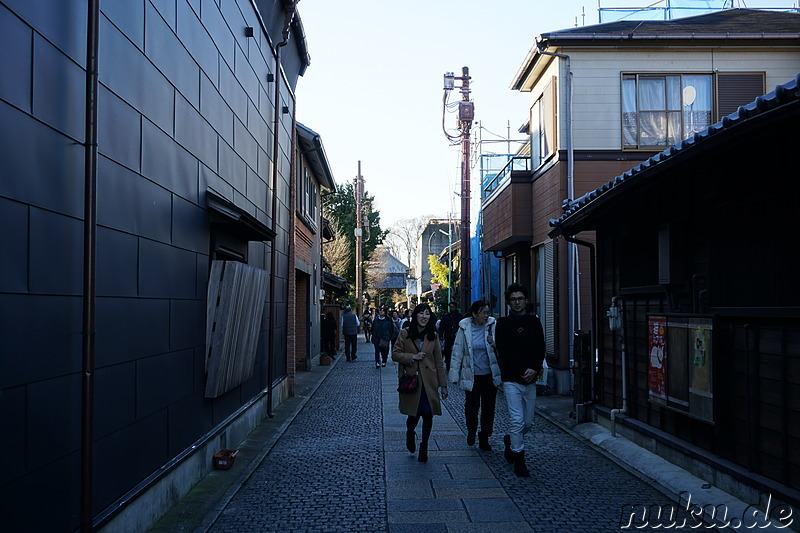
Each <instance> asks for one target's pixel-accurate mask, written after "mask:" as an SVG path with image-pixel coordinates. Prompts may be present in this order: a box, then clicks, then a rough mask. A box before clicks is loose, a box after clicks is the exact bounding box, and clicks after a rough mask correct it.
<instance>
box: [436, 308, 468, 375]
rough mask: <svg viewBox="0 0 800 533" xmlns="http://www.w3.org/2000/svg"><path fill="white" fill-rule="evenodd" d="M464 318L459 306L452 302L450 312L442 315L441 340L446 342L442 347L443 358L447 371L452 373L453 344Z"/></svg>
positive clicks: (440, 325) (440, 323)
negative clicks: (459, 324)
mask: <svg viewBox="0 0 800 533" xmlns="http://www.w3.org/2000/svg"><path fill="white" fill-rule="evenodd" d="M462 318H464V316H463V315H462V314H461V313H459V312H458V304H456V303H455V302H450V310H449V312H447V313H445V314H444V315H442V318H441V320H439V332H438V333H439V338H440V339H443V340H444V346H443V347H442V356H443V357H444V364H445V366H446V367H447V371H448V372H449V371H450V357H451V355H452V353H453V344H455V342H456V333H458V323H459V322H461V319H462Z"/></svg>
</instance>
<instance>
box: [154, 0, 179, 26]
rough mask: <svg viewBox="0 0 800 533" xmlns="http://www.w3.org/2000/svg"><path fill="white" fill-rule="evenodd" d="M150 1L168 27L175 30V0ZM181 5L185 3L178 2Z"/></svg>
mask: <svg viewBox="0 0 800 533" xmlns="http://www.w3.org/2000/svg"><path fill="white" fill-rule="evenodd" d="M150 3H151V4H152V5H153V6H154V7H155V8H156V9H157V10H158V13H159V14H160V15H161V16H162V17H163V18H164V20H166V21H167V24H169V26H170V28H172V29H173V31H174V30H175V23H176V21H177V18H176V17H177V11H176V6H175V0H150ZM178 3H179V4H181V6H184V5H187V4H185V3H184V2H178Z"/></svg>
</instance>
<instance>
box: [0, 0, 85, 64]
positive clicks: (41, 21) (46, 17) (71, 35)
mask: <svg viewBox="0 0 800 533" xmlns="http://www.w3.org/2000/svg"><path fill="white" fill-rule="evenodd" d="M3 3H4V4H5V5H6V6H7V7H8V8H9V9H11V10H12V11H14V12H15V13H16V14H17V15H18V16H19V17H20V18H21V19H22V20H24V21H25V22H26V23H27V24H29V25H31V26H32V27H33V28H35V29H36V31H37V32H38V33H40V34H41V35H43V36H44V37H45V39H47V40H48V41H50V42H51V43H53V44H55V46H56V47H57V48H58V49H59V50H62V51H63V52H64V53H65V54H67V55H68V56H69V57H70V58H71V59H72V60H73V61H74V62H76V63H77V64H78V65H80V66H82V67H84V68H85V67H86V17H87V9H86V4H84V3H82V2H64V1H63V0H39V1H38V2H31V0H3Z"/></svg>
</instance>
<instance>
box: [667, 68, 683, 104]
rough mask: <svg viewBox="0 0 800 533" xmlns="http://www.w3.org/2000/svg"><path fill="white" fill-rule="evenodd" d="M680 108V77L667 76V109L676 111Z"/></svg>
mask: <svg viewBox="0 0 800 533" xmlns="http://www.w3.org/2000/svg"><path fill="white" fill-rule="evenodd" d="M680 108H681V77H680V76H667V109H669V110H670V111H677V110H678V109H680Z"/></svg>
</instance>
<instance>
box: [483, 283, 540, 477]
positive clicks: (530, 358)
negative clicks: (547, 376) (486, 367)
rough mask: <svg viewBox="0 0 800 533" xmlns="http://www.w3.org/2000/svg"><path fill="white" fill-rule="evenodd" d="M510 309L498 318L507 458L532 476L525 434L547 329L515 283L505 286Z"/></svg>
mask: <svg viewBox="0 0 800 533" xmlns="http://www.w3.org/2000/svg"><path fill="white" fill-rule="evenodd" d="M506 301H507V302H508V304H509V306H510V308H511V312H510V313H509V315H508V316H505V317H503V318H501V319H499V320H498V321H497V327H496V330H495V345H496V347H497V363H498V365H499V366H500V375H501V379H502V381H503V392H504V393H505V397H506V404H507V405H508V414H509V418H510V423H509V433H510V434H509V435H506V436H505V437H503V443H504V444H505V453H504V455H505V458H506V461H508V462H509V463H514V473H515V474H516V475H517V476H519V477H530V472H528V467H527V465H526V464H525V442H524V436H525V434H526V433H528V432H529V431H530V430H531V429H532V428H533V415H534V411H535V408H536V376H538V375H539V371H540V370H541V369H542V361H543V360H544V355H545V342H544V331H543V330H542V323H541V321H540V320H539V317H537V316H536V315H531V314H528V313H526V312H525V304H526V303H527V301H528V289H527V288H526V287H525V286H523V285H520V284H519V283H512V284H511V285H509V286H508V288H507V289H506Z"/></svg>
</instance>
